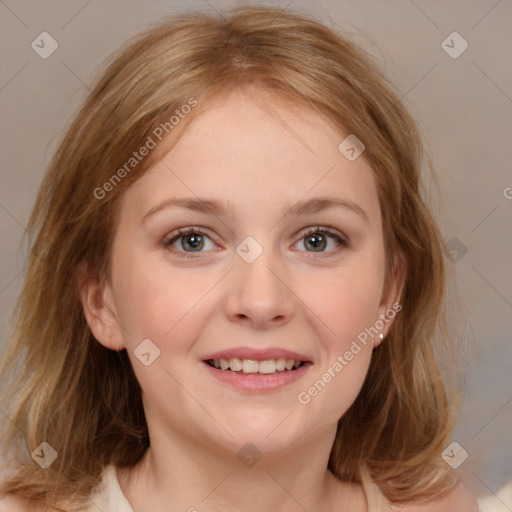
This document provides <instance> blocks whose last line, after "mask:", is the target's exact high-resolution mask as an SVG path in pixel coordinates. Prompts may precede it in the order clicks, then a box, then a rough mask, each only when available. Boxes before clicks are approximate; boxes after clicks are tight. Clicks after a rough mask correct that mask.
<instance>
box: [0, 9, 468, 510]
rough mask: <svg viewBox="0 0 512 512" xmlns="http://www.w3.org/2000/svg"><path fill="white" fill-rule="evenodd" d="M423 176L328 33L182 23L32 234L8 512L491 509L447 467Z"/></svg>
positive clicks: (134, 75)
mask: <svg viewBox="0 0 512 512" xmlns="http://www.w3.org/2000/svg"><path fill="white" fill-rule="evenodd" d="M422 163H423V154H422V145H421V139H420V136H419V134H418V131H417V128H416V127H415V125H414V122H413V121H412V119H411V117H410V115H409V114H408V113H407V112H406V110H405V109H404V107H403V106H402V105H401V103H400V101H399V100H398V98H397V97H396V95H394V93H393V92H392V91H391V89H390V87H389V86H388V85H387V84H386V82H385V80H384V78H383V77H382V76H381V75H380V74H379V72H378V71H377V69H376V68H375V66H374V65H373V64H371V63H370V62H369V61H368V60H367V58H366V57H364V56H363V55H362V53H361V51H359V50H357V49H356V48H355V47H354V46H353V45H352V44H351V43H349V42H347V41H346V40H344V39H343V38H342V37H341V36H339V35H337V34H335V33H333V32H332V31H330V30H329V29H327V28H326V27H324V26H322V25H320V24H319V23H317V22H315V21H313V20H309V19H306V18H304V17H301V16H298V15H295V14H293V13H290V12H283V11H280V10H277V9H273V8H266V7H246V8H240V9H237V10H234V12H233V13H231V15H230V17H229V18H228V19H226V20H220V19H216V18H211V17H207V16H204V15H183V16H176V17H173V18H170V19H169V20H166V21H165V22H164V23H162V24H161V25H159V26H158V27H155V28H152V29H151V30H149V31H148V32H147V33H145V34H143V35H142V36H141V37H139V38H138V39H137V40H135V41H134V42H133V43H132V44H131V45H129V46H128V47H127V48H126V49H124V50H123V51H122V52H121V53H120V54H119V55H118V56H117V57H116V59H115V60H114V61H113V62H112V63H111V64H110V66H109V67H108V69H107V70H106V71H105V73H104V74H103V76H102V77H101V79H100V80H99V82H98V84H97V85H96V87H95V88H94V90H93V91H92V92H91V94H90V95H89V97H88V98H87V100H86V102H85V104H84V105H83V107H82V108H81V110H80V112H79V113H78V114H77V116H76V118H75V120H74V121H73V123H72V125H71V127H70V129H69V131H68V133H67V134H66V136H65V137H64V139H63V141H62V143H61V145H60V147H59V149H58V151H57V153H56V155H55V158H54V160H53V162H52V164H51V166H50V169H49V171H48V173H47V176H46V177H45V180H44V183H43V185H42V187H41V191H40V194H39V197H38V199H37V202H36V205H35V207H34V211H33V214H32V217H31V221H30V232H31V233H32V234H33V236H34V243H33V246H32V252H31V256H30V261H29V269H28V272H27V276H26V281H25V285H24V288H23V290H22V293H21V297H20V308H19V315H18V324H17V330H16V332H15V333H14V337H13V339H12V341H11V344H10V345H9V347H8V349H7V351H6V354H5V356H4V359H3V362H2V378H3V379H4V380H5V381H6V382H10V383H11V387H10V388H8V391H7V392H6V398H5V401H6V402H7V403H8V404H9V409H7V413H8V415H9V418H10V420H11V421H10V422H9V424H8V425H7V429H6V433H5V434H4V446H6V447H7V446H9V447H11V449H12V451H13V454H12V457H11V459H12V461H13V462H12V466H11V467H12V471H11V473H10V474H9V477H8V478H7V479H6V480H5V482H4V485H3V488H2V492H4V493H5V495H6V498H4V500H3V502H1V503H2V504H3V506H4V508H5V509H6V510H9V511H13V510H18V509H19V508H20V507H21V508H23V507H24V506H25V501H24V500H30V502H29V503H30V506H31V507H32V508H33V509H34V510H36V508H37V507H40V508H42V507H44V506H45V505H48V507H52V509H54V510H96V509H97V508H99V509H100V510H104V511H106V510H118V511H122V512H130V511H134V512H138V511H142V510H152V511H157V512H158V511H159V510H173V511H174V510H190V511H192V510H199V511H203V510H218V509H220V508H222V509H227V510H247V511H249V510H280V511H291V510H310V511H313V510H323V511H325V510H333V511H334V510H336V511H339V512H344V511H351V512H364V511H367V510H368V511H370V512H376V511H395V510H401V507H402V506H403V505H405V504H407V508H406V510H417V511H420V510H429V511H434V510H439V511H444V510H447V511H448V510H449V511H452V510H468V511H470V510H477V508H476V503H475V501H474V498H473V497H472V496H471V494H470V493H469V491H467V490H466V489H465V488H464V487H463V486H462V485H461V484H460V483H458V482H457V478H456V476H455V475H454V474H453V471H452V470H451V469H450V467H449V466H448V465H447V464H446V463H445V462H444V461H443V460H442V459H441V457H440V454H441V452H442V450H443V449H444V448H445V447H446V446H447V444H448V443H449V440H450V438H449V436H450V431H451V427H452V421H453V420H452V416H453V411H452V398H451V396H452V395H451V394H450V390H449V388H448V387H446V386H445V384H444V383H443V379H442V377H441V373H440V371H439V369H438V366H437V363H436V360H435V357H434V350H435V344H436V343H437V342H438V340H437V338H436V336H435V333H436V329H437V328H438V327H441V328H442V326H443V323H442V299H443V292H444V267H443V259H442V254H441V250H440V235H439V232H438V229H437V227H436V224H435V222H434V220H433V218H432V216H431V214H430V213H429V210H428V208H427V206H426V204H425V202H424V200H423V198H422V192H421V186H420V170H421V166H422ZM20 362H21V365H20ZM15 379H16V380H15ZM22 443H25V444H26V447H24V446H22ZM12 447H16V448H14V449H13V448H12ZM27 448H28V451H27ZM27 503H28V502H27ZM16 507H18V508H16ZM32 508H31V509H32Z"/></svg>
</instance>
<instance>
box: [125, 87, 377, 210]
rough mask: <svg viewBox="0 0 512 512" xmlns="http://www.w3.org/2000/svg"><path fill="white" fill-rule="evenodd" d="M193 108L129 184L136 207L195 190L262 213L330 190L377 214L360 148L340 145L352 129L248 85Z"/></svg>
mask: <svg viewBox="0 0 512 512" xmlns="http://www.w3.org/2000/svg"><path fill="white" fill-rule="evenodd" d="M194 115H195V117H194V119H193V120H192V122H191V123H190V124H189V125H188V126H187V128H186V130H185V132H184V133H183V134H181V135H180V138H179V140H178V142H177V143H176V144H175V145H173V146H172V149H170V150H169V151H168V152H167V153H166V152H165V147H163V148H162V147H160V148H159V150H160V151H162V154H163V157H161V158H160V160H159V161H158V162H157V163H156V164H154V165H153V167H152V168H150V169H149V170H148V171H147V172H146V173H145V175H144V176H143V177H142V178H140V179H139V180H137V181H136V182H135V183H134V185H132V187H130V189H129V190H128V191H127V193H126V196H127V197H126V198H125V201H130V202H133V206H134V208H135V209H136V210H146V212H147V210H149V209H150V208H152V206H154V204H156V203H158V202H160V201H164V200H165V199H166V198H169V197H177V196H182V197H185V196H186V197H190V196H196V197H205V198H206V197H207V198H217V199H219V200H221V201H222V202H229V203H230V204H231V205H232V206H233V209H234V210H235V211H239V210H244V209H246V210H250V211H252V212H253V213H254V212H258V213H259V214H260V215H261V213H262V212H263V211H264V210H266V209H268V208H271V206H272V205H273V204H274V205H280V206H282V205H283V204H290V205H291V204H293V203H295V202H297V201H299V200H304V199H308V198H312V197H317V196H326V195H329V196H337V197H339V198H343V199H346V200H349V201H353V202H357V203H360V205H361V207H363V208H364V209H365V211H367V213H368V215H369V216H372V215H373V216H376V215H377V216H379V207H378V195H377V190H376V186H375V181H374V177H373V171H372V169H371V167H370V166H369V164H368V163H367V162H366V160H365V159H364V156H361V157H359V158H357V159H356V160H355V161H349V160H348V159H347V158H345V156H344V155H343V154H342V153H341V152H340V151H339V149H338V146H339V144H340V142H341V141H342V140H343V139H344V138H345V137H346V136H347V135H349V134H348V133H344V132H343V131H342V130H340V129H338V128H337V127H335V126H334V124H333V123H332V122H330V120H329V119H327V118H326V117H324V116H322V115H320V114H319V113H317V112H315V111H314V110H312V109H309V108H307V107H304V106H301V105H299V104H297V103H293V102H291V101H290V100H286V99H283V98H279V97H276V95H273V94H270V93H268V92H267V91H262V90H258V89H252V90H235V91H232V92H230V93H228V94H224V95H222V96H218V97H216V98H214V99H212V100H208V102H207V103H206V104H199V108H198V112H197V113H196V114H194ZM169 141H171V142H172V139H171V138H169ZM165 142H166V141H165V139H164V142H163V144H165ZM363 155H364V154H363ZM140 213H142V212H141V211H139V214H140ZM144 213H145V212H144ZM144 213H142V215H144ZM240 213H242V212H241V211H240Z"/></svg>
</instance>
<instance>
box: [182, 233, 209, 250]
mask: <svg viewBox="0 0 512 512" xmlns="http://www.w3.org/2000/svg"><path fill="white" fill-rule="evenodd" d="M182 240H183V241H184V240H186V241H187V244H188V245H189V248H192V249H194V250H201V249H202V248H203V246H204V240H203V237H202V235H198V234H192V235H188V236H187V237H185V238H183V239H182ZM183 241H182V243H181V245H182V246H183V249H187V247H185V245H184V242H183Z"/></svg>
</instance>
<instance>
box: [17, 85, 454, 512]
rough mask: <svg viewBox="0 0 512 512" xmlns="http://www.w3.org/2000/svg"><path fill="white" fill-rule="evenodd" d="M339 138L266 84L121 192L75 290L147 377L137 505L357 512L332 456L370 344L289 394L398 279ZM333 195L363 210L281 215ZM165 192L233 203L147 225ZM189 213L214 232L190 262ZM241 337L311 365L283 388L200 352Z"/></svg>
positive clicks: (131, 480) (95, 321)
mask: <svg viewBox="0 0 512 512" xmlns="http://www.w3.org/2000/svg"><path fill="white" fill-rule="evenodd" d="M292 127H293V128H292ZM346 135H348V134H340V133H339V132H338V131H337V130H335V129H334V128H333V127H332V126H331V125H330V124H329V123H328V122H327V121H326V120H325V119H323V118H322V117H320V116H319V115H318V114H316V113H314V112H311V111H308V110H306V109H303V108H297V107H293V106H292V105H288V104H286V103H284V102H282V101H281V102H279V103H277V102H275V101H272V98H270V97H267V95H266V94H265V93H264V92H263V91H247V90H246V91H243V92H242V91H237V92H232V93H230V94H229V95H226V96H224V97H220V98H218V99H217V100H216V101H214V102H211V104H210V105H208V108H207V109H205V110H204V111H203V112H202V113H201V115H200V116H199V117H198V118H197V119H195V120H194V122H192V123H191V125H190V127H189V128H188V130H187V131H186V132H185V134H184V135H183V137H182V138H181V139H180V140H179V142H178V144H177V145H176V146H175V147H173V148H172V150H171V151H169V152H168V153H167V154H166V155H165V156H164V158H163V159H162V160H161V161H160V162H159V163H158V164H156V165H155V166H154V167H153V168H151V169H150V170H149V171H148V172H147V173H146V174H145V175H144V176H143V177H142V178H141V179H139V180H138V181H137V182H135V184H134V185H133V186H131V187H130V189H128V191H127V192H126V193H125V195H124V197H123V199H122V203H121V208H120V216H119V222H118V225H117V229H116V232H115V238H114V243H113V251H112V276H111V279H110V280H109V281H108V282H104V281H98V280H90V281H88V282H87V283H86V284H85V286H84V287H83V288H82V289H83V295H82V301H83V304H84V312H85V314H86V317H87V321H88V323H89V325H90V327H91V330H92V332H93V334H94V335H95V337H96V339H97V340H98V341H99V342H100V343H102V344H103V345H105V346H106V347H108V348H110V349H112V350H121V349H124V348H126V349H127V351H128V354H129V356H130V358H131V361H132V365H133V367H134V370H135V373H136V376H137V379H138V380H139V382H140V384H141V387H142V390H143V402H144V409H145V413H146V418H147V422H148V428H149V433H150V439H151V447H150V449H149V450H148V452H147V454H146V456H145V458H144V459H143V460H142V461H141V463H139V464H138V465H137V466H136V467H135V468H131V469H129V470H123V471H118V478H119V482H120V485H121V488H122V490H123V493H124V494H125V496H126V497H127V499H128V500H129V502H130V504H131V505H132V507H133V509H134V510H135V511H136V512H142V511H149V510H151V511H154V512H160V511H164V510H165V511H167V512H168V511H171V512H173V511H183V510H194V509H193V508H191V507H195V509H197V510H200V511H201V512H203V511H217V510H240V511H245V512H250V511H261V510H280V511H284V512H291V511H294V512H295V511H299V510H304V509H307V510H310V511H320V510H322V511H331V510H332V511H334V510H336V511H338V512H344V511H352V512H364V511H366V510H367V503H366V498H365V496H364V493H363V490H362V488H361V487H360V486H358V485H355V484H349V483H346V482H340V481H338V480H337V479H335V478H334V477H333V475H332V474H331V473H330V472H329V471H328V470H327V461H328V457H329V453H330V450H331V447H332V443H333V441H334V436H335V431H336V424H337V421H338V419H339V418H340V417H341V416H342V415H343V414H344V413H345V412H346V410H347V409H348V408H349V407H350V405H351V404H352V403H353V401H354V400H355V398H356V397H357V394H358V392H359V390H360V389H361V386H362V384H363V382H364V379H365V377H366V374H367V371H368V366H369V364H370V359H371V353H372V349H373V347H375V346H376V345H377V344H378V343H379V342H380V339H379V338H378V337H375V338H374V339H370V341H371V343H368V344H367V346H364V345H361V350H360V351H359V352H358V353H357V355H356V356H354V358H353V359H352V360H351V361H350V362H349V364H347V365H346V366H345V367H344V368H343V370H342V371H341V372H339V373H338V374H337V375H336V377H335V378H333V379H332V380H331V381H330V382H329V383H328V384H327V385H326V386H325V388H324V389H323V390H322V391H321V392H320V393H318V395H317V396H315V397H314V398H312V399H311V401H310V402H309V403H308V404H306V405H303V404H301V403H299V401H298V399H297V395H298V393H299V392H301V391H304V390H307V389H308V388H309V387H310V386H311V384H312V383H313V382H315V381H316V380H317V379H319V378H320V377H321V376H322V374H323V373H325V372H326V371H327V370H328V368H329V367H331V366H332V364H333V362H334V361H336V358H337V356H338V355H340V354H344V353H345V352H346V351H347V350H348V349H349V348H350V346H351V344H352V342H353V340H355V339H356V337H357V335H358V334H359V333H360V332H362V331H363V330H364V329H365V328H367V327H371V326H373V325H374V324H375V322H376V321H377V320H378V319H379V315H380V314H382V313H384V312H385V311H386V310H388V309H389V308H391V307H392V304H393V303H395V302H396V301H398V300H399V296H400V289H401V286H402V276H400V275H396V276H394V278H393V282H392V286H391V287H390V289H389V293H388V294H387V295H386V296H384V295H383V290H384V269H385V254H384V244H383V235H382V227H381V216H380V207H379V201H378V196H377V189H376V186H375V183H374V179H373V174H372V169H371V168H370V166H369V164H368V163H367V162H366V161H365V159H364V156H361V157H359V158H358V159H356V160H355V161H354V162H350V161H349V160H347V159H346V158H345V157H344V156H343V155H342V154H341V153H340V152H339V150H338V144H339V143H340V142H341V140H343V138H345V136H346ZM325 196H329V197H334V198H337V199H343V200H346V201H351V202H353V203H355V204H356V205H358V206H359V208H361V209H362V210H363V211H364V212H365V214H364V216H363V215H361V214H359V213H356V212H355V211H353V210H351V209H350V208H330V209H326V210H323V211H319V212H317V213H312V214H308V215H303V216H297V215H289V216H285V217H283V213H282V211H283V208H284V207H285V206H292V205H294V204H296V203H297V202H298V201H299V200H304V199H306V200H307V199H312V198H318V197H325ZM171 197H173V198H177V197H180V198H183V197H193V198H196V199H197V197H201V198H208V199H215V200H219V201H229V202H230V207H231V210H228V211H227V212H226V214H223V215H213V214H207V213H199V212H193V211H189V210H186V209H183V208H177V207H169V208H163V209H161V210H160V211H158V212H157V213H155V214H154V215H150V216H149V217H147V218H146V220H143V219H144V216H145V215H147V214H148V212H149V211H150V210H152V209H154V208H155V207H156V206H157V205H160V204H161V203H162V202H165V201H166V200H168V199H169V198H171ZM186 226H200V227H202V228H204V229H205V230H206V231H207V234H206V235H205V239H204V241H205V246H204V248H203V249H202V252H200V253H197V252H194V253H193V255H194V256H195V257H194V258H186V257H184V256H183V254H186V249H184V248H183V247H182V246H181V242H182V241H183V242H184V243H186V242H187V237H186V236H185V237H184V238H182V239H178V240H177V241H175V242H174V243H173V244H172V246H169V245H167V246H166V245H165V243H163V241H164V240H166V237H167V239H168V238H169V235H170V234H173V233H174V232H175V230H176V229H177V228H180V227H186ZM312 226H331V227H332V228H334V229H335V230H338V231H340V232H341V233H343V234H344V236H345V237H347V238H348V241H349V242H348V245H347V246H346V247H344V246H339V245H338V244H337V243H336V241H335V239H333V238H330V237H328V239H327V240H328V242H327V246H326V247H325V249H324V251H325V252H320V253H319V252H313V251H312V250H311V248H310V247H309V248H308V247H307V246H305V245H304V242H305V241H307V240H308V239H309V238H310V235H306V234H305V233H303V231H304V228H308V227H312ZM247 236H251V237H253V238H254V239H255V240H256V241H257V242H258V244H259V245H260V246H261V247H262V248H263V253H262V254H261V255H260V256H259V257H258V258H257V259H256V260H255V261H254V262H253V263H250V264H249V263H247V262H246V261H244V260H243V259H242V258H241V257H240V256H239V255H238V254H237V253H236V248H237V246H238V245H239V244H240V242H242V241H243V240H244V239H245V238H246V237H247ZM186 247H187V246H186ZM173 249H174V250H173ZM189 251H190V249H189ZM180 254H181V256H180ZM390 326H391V322H389V323H388V324H386V326H385V328H384V329H383V330H382V333H383V335H384V337H385V335H386V333H387V331H388V330H389V328H390ZM144 339H150V340H151V341H152V342H153V343H154V344H155V345H156V346H157V347H158V348H159V350H160V356H159V357H158V358H157V359H156V360H155V361H154V362H153V363H152V364H150V365H149V366H145V365H143V364H141V362H140V361H139V360H138V359H137V358H136V357H135V355H134V350H135V349H136V348H137V347H138V345H139V344H140V343H141V341H142V340H144ZM384 343H385V341H384ZM238 346H246V347H254V348H267V347H279V348H284V349H289V350H294V351H296V352H299V353H302V354H305V355H307V357H308V358H309V359H310V360H311V361H312V363H313V364H312V365H311V366H310V367H309V368H308V370H307V372H306V373H305V374H304V376H303V377H302V378H301V379H299V380H298V381H296V382H294V383H292V384H289V385H288V386H286V387H285V388H282V389H279V390H275V391H272V392H264V393H255V392H247V391H240V390H236V389H234V388H232V387H230V386H229V385H227V384H225V383H222V382H220V381H218V380H217V379H215V378H214V377H212V375H211V373H210V372H209V371H208V370H207V369H206V368H205V366H204V363H203V362H202V360H203V358H204V357H205V356H206V355H208V354H209V353H211V352H214V351H219V350H224V349H228V348H233V347H238ZM247 442H250V443H252V444H253V445H254V446H256V447H257V450H258V451H259V453H261V454H262V457H261V459H260V460H259V461H258V462H257V463H256V464H255V465H254V466H252V467H245V466H244V464H242V463H241V462H240V460H239V459H238V458H237V457H236V454H237V453H238V452H239V450H240V449H241V447H242V446H243V445H245V444H246V443H247ZM451 505H453V503H451ZM13 510H15V509H14V508H13ZM415 510H416V509H415ZM417 510H418V511H419V510H423V509H422V508H418V509H417ZM429 510H434V509H431V508H429ZM436 510H440V511H441V510H445V508H439V509H436ZM446 510H447V509H446ZM450 510H454V509H453V508H451V509H450Z"/></svg>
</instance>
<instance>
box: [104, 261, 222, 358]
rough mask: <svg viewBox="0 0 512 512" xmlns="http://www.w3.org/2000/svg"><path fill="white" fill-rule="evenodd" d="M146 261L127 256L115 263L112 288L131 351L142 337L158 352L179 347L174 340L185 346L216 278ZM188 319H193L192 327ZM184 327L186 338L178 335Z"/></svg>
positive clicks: (196, 327) (195, 327)
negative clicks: (168, 347) (153, 345)
mask: <svg viewBox="0 0 512 512" xmlns="http://www.w3.org/2000/svg"><path fill="white" fill-rule="evenodd" d="M146 260H149V258H146V259H143V258H139V259H137V257H128V258H123V259H120V260H119V261H118V262H117V263H118V265H117V274H116V275H115V276H114V280H115V282H114V288H115V289H116V291H117V295H116V307H117V312H118V316H119V320H120V321H121V322H123V324H122V325H123V327H125V329H124V330H123V331H124V332H123V336H124V338H125V341H126V344H127V345H128V346H131V347H133V348H134V347H135V346H136V345H137V344H138V343H140V342H141V340H143V339H145V338H149V339H151V340H153V341H154V343H155V344H157V346H158V347H159V348H160V349H161V350H164V349H165V348H166V347H167V346H169V345H172V346H173V348H178V347H176V346H175V344H176V342H177V340H180V341H179V342H178V343H183V344H186V343H187V342H188V340H189V339H191V338H192V339H193V335H194V333H193V332H192V331H193V330H194V329H197V330H198V331H199V329H198V328H199V324H198V322H197V320H198V318H201V316H198V314H197V311H198V310H200V309H201V307H200V306H201V300H202V298H203V297H204V296H205V294H206V293H207V292H208V290H210V289H211V288H212V287H213V286H214V285H215V283H216V281H217V280H218V276H215V275H209V274H205V273H204V272H203V273H201V272H198V273H197V274H194V273H191V272H180V270H179V269H172V272H171V269H170V267H168V268H166V267H165V266H162V265H156V264H150V262H149V263H148V262H147V261H146ZM191 316H194V318H195V320H196V321H195V322H193V323H192V324H191V322H190V321H189V318H190V317H191ZM185 325H186V327H187V331H186V332H187V336H183V335H180V336H178V335H177V333H179V332H180V330H181V329H183V326H185ZM191 329H192V331H191ZM181 340H183V341H181Z"/></svg>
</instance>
